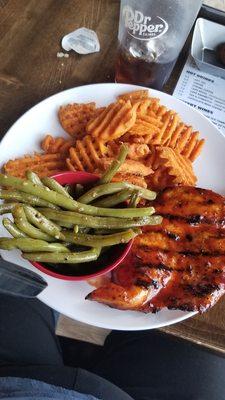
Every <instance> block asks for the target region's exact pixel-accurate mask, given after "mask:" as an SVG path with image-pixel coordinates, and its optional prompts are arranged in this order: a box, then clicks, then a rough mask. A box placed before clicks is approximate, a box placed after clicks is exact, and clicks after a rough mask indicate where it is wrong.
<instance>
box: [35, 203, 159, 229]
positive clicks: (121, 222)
mask: <svg viewBox="0 0 225 400" xmlns="http://www.w3.org/2000/svg"><path fill="white" fill-rule="evenodd" d="M124 210H125V209H124ZM41 213H42V214H43V215H45V217H46V218H49V219H53V220H55V221H59V220H60V221H63V222H71V223H74V224H77V225H82V226H87V227H89V228H103V229H104V228H105V229H128V228H133V227H136V226H144V225H158V224H160V223H161V221H162V217H160V216H158V215H154V216H145V217H142V218H134V219H129V218H127V219H122V218H105V217H92V216H91V215H83V214H79V213H76V212H71V211H55V210H50V208H42V209H41Z"/></svg>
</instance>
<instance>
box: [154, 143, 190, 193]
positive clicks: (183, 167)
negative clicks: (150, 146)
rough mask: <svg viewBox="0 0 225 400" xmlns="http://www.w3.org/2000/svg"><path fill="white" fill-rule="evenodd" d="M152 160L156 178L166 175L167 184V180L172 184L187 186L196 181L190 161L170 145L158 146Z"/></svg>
mask: <svg viewBox="0 0 225 400" xmlns="http://www.w3.org/2000/svg"><path fill="white" fill-rule="evenodd" d="M154 162H155V164H154V166H153V167H154V168H156V170H155V173H156V176H158V178H160V177H161V176H162V175H164V176H165V177H166V176H167V178H168V179H166V183H167V185H168V181H170V182H171V183H172V184H182V185H188V186H194V185H195V184H196V182H197V178H196V176H195V174H194V171H193V167H192V163H191V161H190V160H189V159H188V158H186V157H185V156H182V155H181V154H180V153H179V152H178V151H177V150H174V149H171V148H170V147H164V146H159V147H158V148H157V150H156V155H155V160H154ZM157 171H159V172H157ZM168 175H169V177H168ZM169 178H171V179H169Z"/></svg>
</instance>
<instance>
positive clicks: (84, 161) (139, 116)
mask: <svg viewBox="0 0 225 400" xmlns="http://www.w3.org/2000/svg"><path fill="white" fill-rule="evenodd" d="M58 116H59V120H60V122H61V125H62V127H63V128H64V129H65V131H66V132H68V133H69V135H70V136H72V138H68V139H66V138H63V137H56V138H54V137H52V136H51V135H46V136H45V137H44V139H43V140H42V142H41V148H42V150H43V151H44V153H45V154H36V155H34V156H25V157H23V158H22V159H18V160H14V161H11V160H10V161H9V162H8V163H6V164H5V166H4V171H5V172H7V173H10V174H12V175H15V176H24V175H25V171H26V170H27V169H31V170H33V171H35V172H38V173H39V174H41V176H44V174H45V175H47V176H48V175H51V174H53V173H55V172H58V171H61V170H65V169H70V170H72V171H88V172H101V171H102V170H104V169H105V168H106V167H107V166H108V164H109V162H110V160H111V159H112V158H115V157H116V155H117V154H118V151H119V148H120V145H121V143H127V145H128V147H129V153H128V157H127V161H126V163H125V164H124V166H123V170H121V171H120V172H119V173H118V174H117V175H116V178H115V179H117V178H118V179H122V180H129V182H133V183H134V182H135V181H137V180H138V181H139V182H138V183H137V184H139V185H141V186H146V181H147V182H148V185H149V186H150V187H152V188H153V189H155V190H160V189H163V188H165V187H166V186H169V185H174V184H186V185H195V183H196V177H195V175H194V173H193V168H192V164H191V163H192V162H193V161H195V159H196V158H197V157H198V155H199V154H200V152H201V150H202V147H203V145H204V142H205V141H204V139H201V138H199V132H195V131H194V130H193V128H192V127H191V126H188V125H186V124H185V123H184V122H183V121H181V119H180V116H179V115H178V114H177V113H176V112H175V111H173V110H169V109H168V108H167V107H166V106H165V105H162V104H160V100H159V99H157V98H154V97H151V96H150V94H149V90H141V89H140V90H137V91H133V92H129V93H124V94H122V95H120V96H118V97H117V100H116V101H115V102H114V103H112V104H110V105H109V106H107V107H102V108H96V104H95V103H94V102H92V103H86V104H84V103H80V104H78V103H74V104H68V105H65V106H61V107H60V109H59V112H58ZM42 164H43V165H42Z"/></svg>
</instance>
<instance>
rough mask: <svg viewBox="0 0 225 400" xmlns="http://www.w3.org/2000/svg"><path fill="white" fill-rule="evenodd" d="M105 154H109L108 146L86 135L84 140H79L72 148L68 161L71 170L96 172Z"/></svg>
mask: <svg viewBox="0 0 225 400" xmlns="http://www.w3.org/2000/svg"><path fill="white" fill-rule="evenodd" d="M105 156H107V147H106V146H104V145H102V144H101V143H99V142H98V141H97V140H96V139H94V138H93V137H91V136H85V138H83V139H82V140H77V141H76V142H75V146H74V147H71V148H70V150H69V157H67V159H66V163H67V167H68V168H69V170H71V171H88V172H94V171H95V170H96V169H97V168H98V166H99V163H100V159H101V158H103V157H105Z"/></svg>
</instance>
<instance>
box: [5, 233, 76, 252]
mask: <svg viewBox="0 0 225 400" xmlns="http://www.w3.org/2000/svg"><path fill="white" fill-rule="evenodd" d="M0 249H4V250H13V249H20V250H22V251H27V252H34V251H47V252H61V253H65V252H69V250H68V249H67V247H66V246H63V245H62V244H61V243H48V242H45V241H44V240H39V239H31V238H16V239H11V238H2V237H1V238H0Z"/></svg>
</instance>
